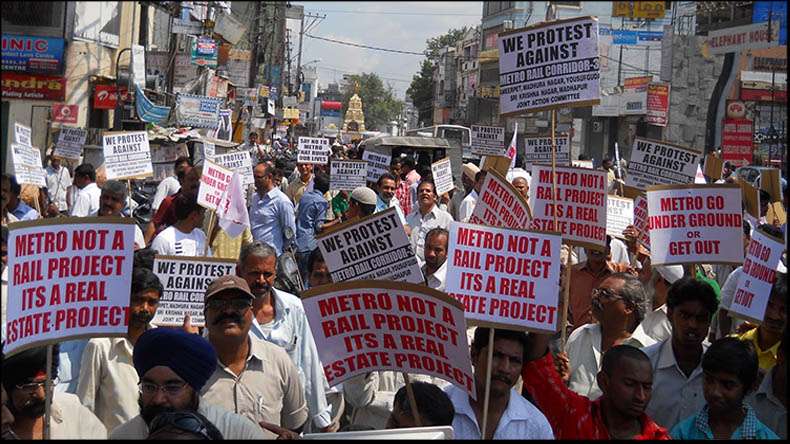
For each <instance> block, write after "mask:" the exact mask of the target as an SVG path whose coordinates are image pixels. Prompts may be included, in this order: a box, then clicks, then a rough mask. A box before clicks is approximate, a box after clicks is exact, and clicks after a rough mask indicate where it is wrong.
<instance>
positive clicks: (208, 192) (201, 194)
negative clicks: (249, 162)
mask: <svg viewBox="0 0 790 444" xmlns="http://www.w3.org/2000/svg"><path fill="white" fill-rule="evenodd" d="M232 178H233V171H230V170H228V169H226V168H222V167H221V166H219V165H217V164H216V163H214V162H212V161H210V160H206V161H205V162H204V163H203V175H202V176H200V188H198V197H197V203H198V205H200V206H201V207H204V208H206V209H209V210H215V211H216V209H217V205H218V204H219V201H220V199H221V198H222V193H224V192H225V190H226V189H227V188H228V185H230V180H231V179H232Z"/></svg>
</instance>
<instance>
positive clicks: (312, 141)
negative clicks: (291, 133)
mask: <svg viewBox="0 0 790 444" xmlns="http://www.w3.org/2000/svg"><path fill="white" fill-rule="evenodd" d="M298 149H299V151H298V154H297V162H299V163H315V164H321V165H324V164H327V163H329V155H330V154H331V153H332V149H331V148H330V147H329V139H326V138H324V137H300V138H299V148H298Z"/></svg>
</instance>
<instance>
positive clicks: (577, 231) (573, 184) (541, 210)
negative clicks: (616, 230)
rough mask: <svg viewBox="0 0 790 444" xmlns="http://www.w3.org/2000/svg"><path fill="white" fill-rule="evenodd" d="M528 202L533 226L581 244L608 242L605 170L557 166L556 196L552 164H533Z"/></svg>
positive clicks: (599, 246) (601, 245) (595, 246)
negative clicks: (553, 186)
mask: <svg viewBox="0 0 790 444" xmlns="http://www.w3.org/2000/svg"><path fill="white" fill-rule="evenodd" d="M555 205H556V211H555ZM529 206H530V208H532V217H533V219H532V229H533V230H540V231H559V232H560V233H562V239H563V240H567V241H569V242H570V243H572V244H574V245H578V246H581V247H586V248H592V249H596V250H600V249H603V248H604V247H605V246H606V207H607V200H606V171H600V170H589V169H586V168H575V167H557V196H556V199H555V198H553V197H552V174H551V166H548V165H533V166H532V184H531V186H530V190H529ZM555 212H556V218H557V225H558V226H557V227H556V228H555V226H554V218H555Z"/></svg>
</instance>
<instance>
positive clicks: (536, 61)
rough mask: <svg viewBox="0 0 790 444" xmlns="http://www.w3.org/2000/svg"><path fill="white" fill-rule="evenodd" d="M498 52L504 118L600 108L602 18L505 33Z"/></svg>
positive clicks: (562, 21)
mask: <svg viewBox="0 0 790 444" xmlns="http://www.w3.org/2000/svg"><path fill="white" fill-rule="evenodd" d="M497 47H498V48H499V86H500V95H499V110H500V115H501V116H513V115H520V114H523V113H526V112H536V111H542V110H547V109H556V108H569V107H579V106H590V105H596V104H598V103H599V101H600V96H601V92H600V84H599V82H600V66H599V57H598V19H597V18H594V17H575V18H571V19H564V20H556V21H553V22H549V23H540V24H538V25H535V26H531V27H527V28H523V29H518V30H514V31H507V32H504V33H500V34H499V37H498V38H497Z"/></svg>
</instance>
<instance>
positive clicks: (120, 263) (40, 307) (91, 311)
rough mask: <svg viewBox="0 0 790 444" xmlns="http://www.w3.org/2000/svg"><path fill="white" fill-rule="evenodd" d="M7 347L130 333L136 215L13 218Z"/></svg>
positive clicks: (14, 348)
mask: <svg viewBox="0 0 790 444" xmlns="http://www.w3.org/2000/svg"><path fill="white" fill-rule="evenodd" d="M8 228H9V239H8V302H7V304H8V305H7V309H8V321H7V324H6V334H5V345H4V347H3V353H4V354H5V356H6V357H7V356H9V354H11V353H12V352H15V351H21V350H22V349H25V348H29V347H34V346H40V345H44V344H55V343H58V342H63V341H66V340H69V339H74V338H78V337H82V338H91V337H106V336H125V335H126V334H127V333H128V330H129V326H128V319H129V291H130V289H131V283H132V280H131V278H132V252H133V251H134V220H132V219H131V218H120V217H88V218H85V217H79V218H77V217H68V218H56V219H39V220H36V221H27V222H17V223H14V224H9V227H8Z"/></svg>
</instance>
